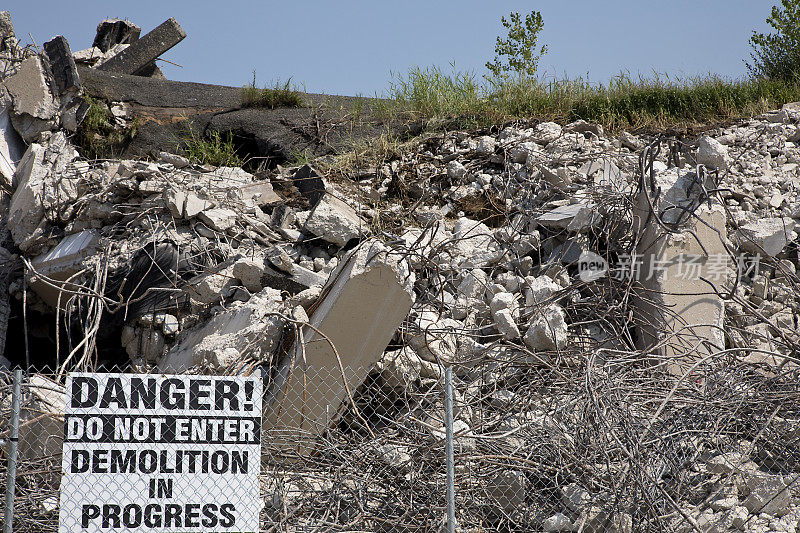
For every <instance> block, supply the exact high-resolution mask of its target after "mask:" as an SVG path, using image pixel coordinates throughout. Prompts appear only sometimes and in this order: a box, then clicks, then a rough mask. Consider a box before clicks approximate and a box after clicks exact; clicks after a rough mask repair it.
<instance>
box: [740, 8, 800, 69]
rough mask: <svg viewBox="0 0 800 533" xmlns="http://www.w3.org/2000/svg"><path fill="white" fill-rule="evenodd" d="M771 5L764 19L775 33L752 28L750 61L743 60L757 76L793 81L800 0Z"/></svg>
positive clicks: (798, 60) (799, 55)
mask: <svg viewBox="0 0 800 533" xmlns="http://www.w3.org/2000/svg"><path fill="white" fill-rule="evenodd" d="M781 4H782V5H783V9H781V8H780V7H778V6H773V8H772V14H771V15H770V16H769V18H768V19H767V23H768V24H769V25H770V26H772V28H773V29H775V33H769V34H766V35H765V34H763V33H756V32H755V31H754V32H753V35H752V37H750V45H751V46H752V47H753V52H752V53H751V54H750V57H752V59H753V63H752V64H750V63H746V64H747V69H748V70H749V71H750V74H751V75H753V76H754V77H756V78H767V79H772V80H783V81H786V82H791V83H794V82H796V81H798V78H799V77H800V0H781Z"/></svg>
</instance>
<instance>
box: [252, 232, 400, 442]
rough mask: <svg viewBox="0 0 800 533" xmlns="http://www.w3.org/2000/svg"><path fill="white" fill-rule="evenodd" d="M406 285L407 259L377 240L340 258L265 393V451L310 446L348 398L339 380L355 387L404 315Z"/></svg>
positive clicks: (340, 410) (352, 389) (377, 356)
mask: <svg viewBox="0 0 800 533" xmlns="http://www.w3.org/2000/svg"><path fill="white" fill-rule="evenodd" d="M413 287H414V275H413V273H412V271H411V270H410V269H409V267H408V265H407V263H406V262H405V261H404V260H402V259H401V258H400V257H399V255H398V254H392V253H391V251H390V250H388V249H387V248H386V247H385V246H384V245H383V244H381V243H380V242H379V241H376V240H370V241H367V242H365V243H362V244H361V245H360V246H358V247H357V248H355V249H354V250H353V251H351V252H350V253H349V254H348V255H347V256H346V257H345V258H344V259H343V260H342V261H341V262H340V263H339V266H338V267H337V269H336V270H335V271H334V272H333V273H332V274H331V277H330V279H329V280H328V282H327V284H326V285H325V287H324V289H323V296H322V297H321V299H320V300H319V301H318V303H317V304H316V308H315V309H314V310H313V313H312V314H311V318H310V324H311V325H312V326H313V328H312V327H305V328H304V330H303V340H304V342H303V343H302V344H300V345H298V344H295V345H294V346H292V348H290V350H289V353H288V355H287V356H286V357H285V358H284V360H283V361H282V362H281V364H280V366H279V369H278V371H277V373H276V375H275V379H274V381H273V384H272V386H271V387H270V389H269V390H268V392H267V395H266V398H265V409H264V418H265V419H264V429H265V432H266V435H265V437H266V438H265V439H264V441H263V442H265V443H266V446H265V450H267V453H280V451H281V450H283V451H286V452H289V451H292V452H296V453H300V454H308V453H311V452H312V451H313V448H314V444H313V441H314V439H315V438H316V437H318V436H319V435H321V434H322V433H323V432H325V431H326V430H327V428H329V427H330V425H331V424H333V423H335V422H336V420H337V419H338V418H339V417H340V416H341V414H342V412H343V411H344V409H345V408H346V407H347V406H348V405H349V399H348V396H347V389H346V388H345V383H347V385H348V387H349V389H350V390H351V391H354V390H356V388H358V386H359V385H360V384H361V383H362V382H363V381H364V379H365V378H366V377H367V374H368V373H369V371H370V369H371V367H372V366H373V365H375V364H376V363H377V362H378V361H379V360H380V358H381V355H382V354H383V352H384V350H385V349H386V346H387V344H388V343H389V341H390V340H391V338H392V336H393V335H394V333H395V331H396V330H397V328H398V327H399V326H400V324H401V323H402V321H403V319H405V318H406V316H407V314H408V312H409V310H410V309H411V306H412V304H413V303H414V291H413ZM340 365H341V366H342V367H343V368H344V369H345V372H344V375H343V374H342V372H341V370H340ZM273 457H274V455H273Z"/></svg>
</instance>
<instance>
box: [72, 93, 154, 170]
mask: <svg viewBox="0 0 800 533" xmlns="http://www.w3.org/2000/svg"><path fill="white" fill-rule="evenodd" d="M85 99H86V103H88V104H89V110H88V111H87V112H86V116H85V117H84V119H83V122H81V125H80V126H79V127H78V131H77V133H76V135H75V140H76V144H77V146H78V147H79V148H80V149H81V151H82V153H83V155H84V156H85V157H87V158H90V159H98V158H107V157H114V156H117V155H119V153H120V152H121V151H122V149H123V148H124V147H125V145H126V144H127V143H128V142H130V140H131V139H133V138H134V137H135V136H136V133H137V131H138V129H139V122H138V120H137V119H134V120H132V121H131V123H130V124H129V125H128V126H126V127H119V126H117V125H116V122H115V120H114V115H113V114H112V113H111V110H110V109H109V108H108V105H107V104H106V102H104V101H102V100H98V99H95V98H92V97H91V96H85Z"/></svg>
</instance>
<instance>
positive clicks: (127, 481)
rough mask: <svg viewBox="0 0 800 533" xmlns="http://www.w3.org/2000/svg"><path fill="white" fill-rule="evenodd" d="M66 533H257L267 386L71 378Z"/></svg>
mask: <svg viewBox="0 0 800 533" xmlns="http://www.w3.org/2000/svg"><path fill="white" fill-rule="evenodd" d="M64 431H65V435H64V453H63V456H62V474H63V477H62V480H61V491H60V492H61V499H60V513H59V526H58V531H59V533H78V532H104V533H107V532H110V531H113V532H122V531H124V532H131V533H133V532H145V531H148V532H150V531H159V532H165V533H166V532H192V531H197V532H204V533H205V532H217V531H219V532H234V531H236V532H257V531H258V515H259V511H260V510H261V499H260V498H259V493H258V492H259V491H258V487H259V486H258V474H259V470H260V465H261V453H260V443H261V380H260V379H257V378H246V377H234V376H225V377H217V376H165V375H153V374H84V373H75V374H70V375H69V376H68V377H67V402H66V411H65V420H64Z"/></svg>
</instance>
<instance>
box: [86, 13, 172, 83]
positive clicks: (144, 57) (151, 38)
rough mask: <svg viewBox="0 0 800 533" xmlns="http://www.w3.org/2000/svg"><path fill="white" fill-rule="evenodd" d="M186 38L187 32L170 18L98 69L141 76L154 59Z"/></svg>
mask: <svg viewBox="0 0 800 533" xmlns="http://www.w3.org/2000/svg"><path fill="white" fill-rule="evenodd" d="M184 37H186V32H184V31H183V28H181V26H180V24H178V21H177V20H175V19H174V18H170V19H168V20H166V21H164V22H163V23H161V25H160V26H158V27H157V28H155V29H154V30H152V31H151V32H150V33H148V34H147V35H145V36H144V37H142V38H141V39H138V40H137V41H135V42H133V43H132V44H131V45H130V46H129V47H128V48H126V49H125V50H123V51H122V52H120V53H119V54H117V55H115V56H114V57H112V58H111V59H109V60H108V61H106V62H105V63H103V64H102V65H100V66H99V67H98V69H99V70H105V71H107V72H117V73H120V74H141V73H143V72H144V71H145V70H146V68H147V67H148V66H150V65H151V64H152V62H153V60H154V59H156V58H157V57H159V56H160V55H161V54H163V53H164V52H166V51H167V50H169V49H170V48H172V47H173V46H175V45H176V44H178V43H179V42H181V41H182V40H183V39H184Z"/></svg>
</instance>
